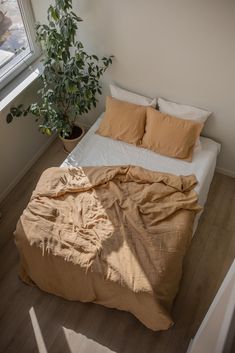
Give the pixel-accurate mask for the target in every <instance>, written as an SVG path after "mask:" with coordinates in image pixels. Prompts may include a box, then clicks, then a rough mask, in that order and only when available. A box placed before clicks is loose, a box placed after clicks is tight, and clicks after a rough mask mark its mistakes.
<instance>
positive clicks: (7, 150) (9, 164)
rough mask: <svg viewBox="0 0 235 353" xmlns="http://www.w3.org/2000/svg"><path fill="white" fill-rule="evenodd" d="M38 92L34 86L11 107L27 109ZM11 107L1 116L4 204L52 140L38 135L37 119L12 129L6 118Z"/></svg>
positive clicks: (22, 120)
mask: <svg viewBox="0 0 235 353" xmlns="http://www.w3.org/2000/svg"><path fill="white" fill-rule="evenodd" d="M37 89H38V84H36V83H34V84H32V85H31V86H30V87H29V88H28V89H26V90H25V91H24V92H23V93H22V94H21V95H20V96H19V97H18V98H17V99H16V100H15V101H13V102H12V104H11V105H12V106H14V105H17V104H20V103H24V104H25V105H26V106H27V104H30V103H31V102H33V101H34V99H35V98H36V97H37V93H36V92H37ZM11 105H10V106H11ZM10 106H9V107H10ZM9 107H7V108H6V109H4V110H3V111H2V112H0V201H1V200H2V199H3V198H4V197H5V196H6V195H7V193H8V192H9V191H10V190H11V189H12V187H13V186H14V185H15V184H16V183H17V182H18V181H19V179H20V177H22V176H23V174H24V173H25V172H26V171H27V169H28V168H29V167H30V166H31V165H32V163H33V162H35V160H36V158H37V157H39V155H40V154H41V153H42V151H43V150H44V149H45V148H46V146H47V145H48V142H49V139H48V137H45V136H44V135H42V134H41V133H40V132H39V131H38V127H37V124H36V123H35V121H34V120H35V119H34V118H33V117H30V116H28V117H25V118H20V119H17V120H14V121H13V122H12V123H11V124H9V125H8V124H7V123H6V115H7V113H8V112H9Z"/></svg>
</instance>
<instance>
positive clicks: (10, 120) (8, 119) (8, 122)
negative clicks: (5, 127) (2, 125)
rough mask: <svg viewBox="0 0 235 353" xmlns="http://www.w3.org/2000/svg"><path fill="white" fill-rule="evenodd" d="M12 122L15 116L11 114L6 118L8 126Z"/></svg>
mask: <svg viewBox="0 0 235 353" xmlns="http://www.w3.org/2000/svg"><path fill="white" fill-rule="evenodd" d="M12 120H13V115H12V114H11V113H8V114H7V117H6V121H7V124H10V123H11V122H12Z"/></svg>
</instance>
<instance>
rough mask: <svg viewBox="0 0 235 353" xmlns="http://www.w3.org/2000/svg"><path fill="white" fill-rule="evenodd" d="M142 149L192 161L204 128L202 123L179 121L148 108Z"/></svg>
mask: <svg viewBox="0 0 235 353" xmlns="http://www.w3.org/2000/svg"><path fill="white" fill-rule="evenodd" d="M146 109H147V118H146V127H145V134H144V136H143V140H142V147H145V148H148V149H151V150H153V151H154V152H157V153H159V154H162V155H165V156H168V157H173V158H179V159H183V160H186V161H189V162H190V161H192V155H193V148H194V145H195V143H196V141H197V139H198V136H199V135H200V132H201V130H202V128H203V124H202V123H198V122H195V121H192V120H186V119H179V118H177V117H174V116H171V115H168V114H164V113H161V112H159V111H158V110H156V109H153V108H150V107H147V108H146Z"/></svg>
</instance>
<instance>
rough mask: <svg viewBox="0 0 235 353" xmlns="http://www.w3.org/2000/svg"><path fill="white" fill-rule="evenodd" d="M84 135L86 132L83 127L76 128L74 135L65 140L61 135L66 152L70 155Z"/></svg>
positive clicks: (73, 131) (74, 128)
mask: <svg viewBox="0 0 235 353" xmlns="http://www.w3.org/2000/svg"><path fill="white" fill-rule="evenodd" d="M84 133H85V131H84V129H83V128H82V127H80V126H74V127H73V130H72V133H71V135H70V136H69V137H67V138H63V137H62V136H60V135H59V136H60V139H61V140H62V141H63V144H64V149H65V151H66V152H68V153H70V152H72V150H73V149H74V148H75V147H76V145H77V143H78V142H79V140H81V138H82V137H83V135H84Z"/></svg>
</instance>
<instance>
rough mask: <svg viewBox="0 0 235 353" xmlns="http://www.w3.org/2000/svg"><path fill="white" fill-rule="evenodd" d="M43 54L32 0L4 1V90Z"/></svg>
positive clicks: (0, 68) (0, 41) (0, 60)
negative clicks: (36, 31) (38, 41)
mask: <svg viewBox="0 0 235 353" xmlns="http://www.w3.org/2000/svg"><path fill="white" fill-rule="evenodd" d="M39 54H40V48H39V46H38V44H36V41H35V32H34V18H33V12H32V8H31V4H30V0H0V89H1V88H3V87H4V86H5V85H6V84H7V83H9V82H10V81H11V80H12V79H13V78H14V77H16V76H17V75H18V74H19V73H20V72H21V71H22V70H24V69H25V68H26V67H28V66H29V65H30V64H31V63H32V62H33V61H34V60H35V59H36V58H37V57H38V56H39Z"/></svg>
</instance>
